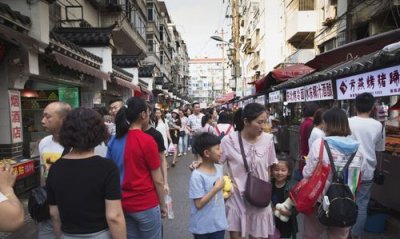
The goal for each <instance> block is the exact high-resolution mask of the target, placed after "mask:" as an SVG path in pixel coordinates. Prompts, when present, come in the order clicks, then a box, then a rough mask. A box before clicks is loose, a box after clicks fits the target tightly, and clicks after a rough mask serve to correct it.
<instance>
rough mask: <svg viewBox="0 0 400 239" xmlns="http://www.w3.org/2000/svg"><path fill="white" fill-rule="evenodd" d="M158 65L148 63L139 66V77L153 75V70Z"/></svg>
mask: <svg viewBox="0 0 400 239" xmlns="http://www.w3.org/2000/svg"><path fill="white" fill-rule="evenodd" d="M155 66H156V65H155V64H153V65H146V66H141V67H139V77H153V70H154V67H155Z"/></svg>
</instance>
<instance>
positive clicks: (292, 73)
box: [272, 64, 314, 81]
mask: <svg viewBox="0 0 400 239" xmlns="http://www.w3.org/2000/svg"><path fill="white" fill-rule="evenodd" d="M313 71H314V69H313V68H311V67H309V66H306V65H304V64H296V65H292V66H288V67H284V68H279V69H275V70H273V71H272V77H274V78H275V79H276V80H277V81H286V80H288V79H290V78H294V77H298V76H302V75H305V74H308V73H311V72H313Z"/></svg>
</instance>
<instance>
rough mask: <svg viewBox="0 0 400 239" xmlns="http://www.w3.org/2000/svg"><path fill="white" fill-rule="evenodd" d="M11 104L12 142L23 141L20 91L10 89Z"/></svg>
mask: <svg viewBox="0 0 400 239" xmlns="http://www.w3.org/2000/svg"><path fill="white" fill-rule="evenodd" d="M8 97H9V104H10V122H11V143H19V142H22V118H21V97H20V93H19V91H15V90H9V91H8Z"/></svg>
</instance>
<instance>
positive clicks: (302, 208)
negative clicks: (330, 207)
mask: <svg viewBox="0 0 400 239" xmlns="http://www.w3.org/2000/svg"><path fill="white" fill-rule="evenodd" d="M323 150H324V144H323V141H321V147H320V155H319V161H318V164H317V166H316V167H315V170H314V172H313V174H312V176H311V177H310V178H309V179H302V180H301V181H300V182H298V183H297V184H296V185H295V186H294V187H293V188H292V190H290V192H289V196H290V198H291V199H292V201H293V202H294V204H295V205H296V209H297V211H298V212H301V213H304V214H307V215H309V214H311V213H313V212H314V206H315V204H316V203H317V200H318V198H319V197H320V196H321V193H322V192H323V190H324V188H325V183H326V180H327V179H328V175H329V173H330V171H331V166H330V164H327V165H325V164H324V163H323V162H322V155H323Z"/></svg>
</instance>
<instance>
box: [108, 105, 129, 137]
mask: <svg viewBox="0 0 400 239" xmlns="http://www.w3.org/2000/svg"><path fill="white" fill-rule="evenodd" d="M124 104H125V103H124V101H123V100H122V99H119V98H117V99H113V100H110V102H109V103H108V105H109V113H110V116H111V119H112V123H108V124H106V125H107V127H108V130H109V132H111V133H110V134H111V135H114V134H115V117H116V116H117V113H118V111H119V109H121V108H122V107H123V106H124Z"/></svg>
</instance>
